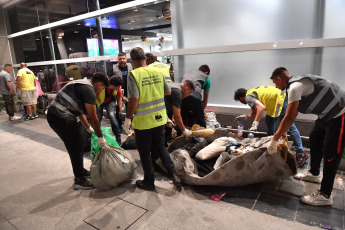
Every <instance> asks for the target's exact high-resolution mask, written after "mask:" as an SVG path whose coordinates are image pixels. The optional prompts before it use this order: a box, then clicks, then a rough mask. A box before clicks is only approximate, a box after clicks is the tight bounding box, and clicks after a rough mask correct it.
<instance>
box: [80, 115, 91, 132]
mask: <svg viewBox="0 0 345 230" xmlns="http://www.w3.org/2000/svg"><path fill="white" fill-rule="evenodd" d="M78 118H79V120H80V122H81V123H82V124H83V125H84V127H85V128H86V129H88V128H89V127H90V124H89V122H88V121H87V119H86V116H85V114H82V115H80V116H78Z"/></svg>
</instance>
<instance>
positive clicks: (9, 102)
mask: <svg viewBox="0 0 345 230" xmlns="http://www.w3.org/2000/svg"><path fill="white" fill-rule="evenodd" d="M2 98H3V99H4V101H5V107H6V112H7V114H8V115H9V116H11V117H13V116H14V99H13V96H12V95H5V94H3V95H2Z"/></svg>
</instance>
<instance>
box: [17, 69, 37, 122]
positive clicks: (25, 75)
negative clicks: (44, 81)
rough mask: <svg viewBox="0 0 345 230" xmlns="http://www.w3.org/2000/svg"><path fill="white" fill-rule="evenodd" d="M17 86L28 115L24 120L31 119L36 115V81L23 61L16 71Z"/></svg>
mask: <svg viewBox="0 0 345 230" xmlns="http://www.w3.org/2000/svg"><path fill="white" fill-rule="evenodd" d="M16 82H17V88H19V89H20V90H21V91H22V103H23V105H24V106H26V109H27V112H28V115H27V117H26V118H25V120H33V119H35V118H37V117H38V115H37V113H36V104H37V97H36V83H35V74H34V73H33V72H32V71H31V70H29V69H28V66H27V65H26V63H25V62H22V63H21V64H20V70H19V71H18V73H17V80H16Z"/></svg>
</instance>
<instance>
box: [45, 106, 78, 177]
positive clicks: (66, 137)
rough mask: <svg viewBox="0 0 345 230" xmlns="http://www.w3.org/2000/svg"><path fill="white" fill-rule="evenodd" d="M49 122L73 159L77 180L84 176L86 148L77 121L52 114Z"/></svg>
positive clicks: (48, 115) (49, 116) (48, 119)
mask: <svg viewBox="0 0 345 230" xmlns="http://www.w3.org/2000/svg"><path fill="white" fill-rule="evenodd" d="M47 121H48V123H49V125H50V127H51V128H52V129H53V130H54V131H55V132H56V133H57V135H58V136H59V137H60V138H61V140H62V141H63V142H64V144H65V146H66V149H67V152H68V154H69V157H70V159H71V163H72V168H73V173H74V176H75V177H76V178H81V177H83V176H84V171H83V170H84V158H83V155H84V151H83V149H84V147H83V141H82V136H81V133H80V130H79V128H78V124H77V120H75V121H71V120H65V119H63V118H60V117H58V116H56V115H54V114H52V113H49V110H48V114H47Z"/></svg>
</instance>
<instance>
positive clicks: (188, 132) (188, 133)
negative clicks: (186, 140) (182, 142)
mask: <svg viewBox="0 0 345 230" xmlns="http://www.w3.org/2000/svg"><path fill="white" fill-rule="evenodd" d="M182 133H183V135H185V136H186V137H190V136H192V134H193V133H192V131H190V130H189V129H184V130H183V131H182Z"/></svg>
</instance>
